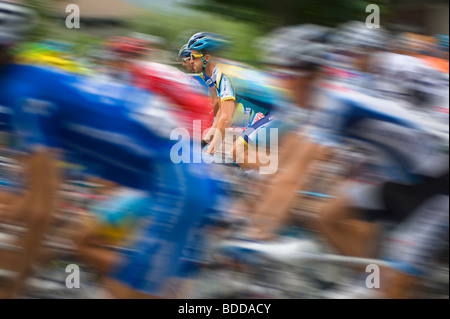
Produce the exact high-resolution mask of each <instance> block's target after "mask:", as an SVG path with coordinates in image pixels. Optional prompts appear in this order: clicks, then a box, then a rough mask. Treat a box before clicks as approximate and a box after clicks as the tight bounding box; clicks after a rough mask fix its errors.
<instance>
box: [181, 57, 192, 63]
mask: <svg viewBox="0 0 450 319" xmlns="http://www.w3.org/2000/svg"><path fill="white" fill-rule="evenodd" d="M190 59H191V58H190V57H186V58H182V59H181V61H182V62H187V61H189V60H190Z"/></svg>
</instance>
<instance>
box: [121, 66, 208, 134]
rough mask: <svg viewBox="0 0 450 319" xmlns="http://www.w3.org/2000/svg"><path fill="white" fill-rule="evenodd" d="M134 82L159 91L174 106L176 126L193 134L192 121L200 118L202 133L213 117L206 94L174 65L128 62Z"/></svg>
mask: <svg viewBox="0 0 450 319" xmlns="http://www.w3.org/2000/svg"><path fill="white" fill-rule="evenodd" d="M130 72H131V74H132V75H133V82H134V83H133V84H134V85H136V86H138V87H142V88H145V89H148V90H150V91H152V92H155V93H157V94H160V95H162V96H164V97H166V98H167V99H169V100H170V101H171V102H173V104H174V105H175V106H176V107H174V108H173V110H174V111H173V116H174V119H175V121H176V122H177V125H178V126H179V127H182V128H185V129H187V130H188V131H189V133H190V134H191V136H192V137H193V136H194V125H193V124H194V122H193V121H201V125H200V126H201V133H202V134H203V132H204V131H205V130H206V129H208V128H210V127H211V125H212V122H213V119H214V109H213V107H212V105H211V103H210V99H209V97H208V96H207V95H206V94H205V93H204V92H203V91H202V90H201V89H199V88H198V87H197V86H195V85H193V80H192V79H191V78H190V77H189V76H188V75H186V74H185V73H183V72H181V71H179V70H178V69H177V68H174V67H171V66H168V65H164V64H161V63H154V62H136V63H133V64H131V66H130Z"/></svg>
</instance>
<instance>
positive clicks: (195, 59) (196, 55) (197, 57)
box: [190, 50, 205, 73]
mask: <svg viewBox="0 0 450 319" xmlns="http://www.w3.org/2000/svg"><path fill="white" fill-rule="evenodd" d="M203 59H205V57H203ZM190 62H191V65H192V69H193V71H194V72H195V73H200V72H202V70H203V60H202V53H201V52H199V51H196V50H192V51H191V60H190Z"/></svg>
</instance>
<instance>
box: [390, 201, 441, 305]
mask: <svg viewBox="0 0 450 319" xmlns="http://www.w3.org/2000/svg"><path fill="white" fill-rule="evenodd" d="M448 213H449V197H448V194H436V195H434V196H431V197H430V198H428V199H427V200H426V201H425V202H424V203H423V204H422V205H420V206H419V207H418V208H417V209H416V210H415V211H414V212H413V213H412V214H411V215H410V216H409V217H408V218H407V219H406V220H405V221H403V222H402V223H401V224H399V225H398V226H397V227H396V228H395V229H394V230H393V232H392V233H391V234H390V235H389V236H388V238H387V242H386V247H385V250H384V251H383V252H382V258H385V259H387V260H389V261H391V262H393V263H394V265H395V267H394V268H390V269H385V270H383V271H384V272H386V276H388V279H387V283H386V284H385V285H384V287H382V288H384V291H385V293H386V297H388V298H401V299H403V298H408V297H412V298H417V297H421V296H414V295H411V294H410V292H411V291H412V290H413V289H412V288H413V287H415V286H419V285H420V283H421V279H422V278H423V277H424V276H426V275H427V274H428V272H429V270H430V269H432V265H433V263H434V261H435V257H436V255H437V253H438V252H439V249H440V248H441V245H440V244H441V243H442V242H443V241H444V239H445V237H448Z"/></svg>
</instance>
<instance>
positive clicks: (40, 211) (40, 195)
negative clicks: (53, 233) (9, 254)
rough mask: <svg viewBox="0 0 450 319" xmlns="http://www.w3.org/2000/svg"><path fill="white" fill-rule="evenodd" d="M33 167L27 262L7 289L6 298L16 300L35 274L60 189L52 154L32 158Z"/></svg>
mask: <svg viewBox="0 0 450 319" xmlns="http://www.w3.org/2000/svg"><path fill="white" fill-rule="evenodd" d="M29 164H30V170H29V173H30V193H29V194H28V195H27V196H28V197H27V199H28V200H26V201H23V202H22V204H23V206H21V207H17V209H19V210H21V211H26V212H27V215H26V218H27V228H28V230H27V233H26V234H25V237H24V241H23V258H22V259H21V260H20V263H19V264H18V265H17V267H16V268H15V269H16V272H17V277H16V278H15V280H14V282H13V283H12V285H11V286H10V287H9V288H7V290H6V293H5V295H4V297H5V298H12V297H14V296H15V294H16V293H17V292H18V291H19V290H20V288H21V287H22V285H23V283H24V281H25V279H26V278H27V277H28V274H29V272H30V270H31V266H32V264H33V262H34V261H35V260H36V259H37V257H38V256H39V253H40V252H41V244H42V241H43V239H44V235H45V233H46V232H47V231H48V229H49V227H50V224H51V222H52V219H53V209H54V203H55V198H56V197H55V196H56V190H57V187H58V181H59V176H58V169H57V165H56V161H55V159H54V156H53V154H52V152H51V151H48V150H47V151H41V152H39V153H36V154H34V155H32V157H31V158H30V160H29Z"/></svg>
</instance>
